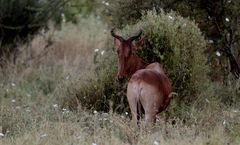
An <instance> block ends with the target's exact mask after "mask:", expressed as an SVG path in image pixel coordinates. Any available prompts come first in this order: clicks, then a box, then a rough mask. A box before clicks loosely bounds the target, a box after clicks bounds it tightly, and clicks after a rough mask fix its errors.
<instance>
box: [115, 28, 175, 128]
mask: <svg viewBox="0 0 240 145" xmlns="http://www.w3.org/2000/svg"><path fill="white" fill-rule="evenodd" d="M111 34H112V36H113V37H114V44H115V47H116V49H117V56H118V73H117V78H118V80H123V79H124V78H128V79H129V82H128V87H127V99H128V103H129V106H130V109H131V114H132V120H133V122H134V123H135V124H136V125H138V124H139V120H140V116H141V114H142V113H141V112H142V111H143V113H144V114H145V124H149V123H155V122H156V114H157V113H160V112H162V111H163V110H164V109H165V108H166V107H167V106H168V105H169V103H170V100H171V98H172V95H173V94H174V93H173V92H172V87H171V83H170V81H169V79H168V77H167V76H166V74H165V72H164V70H163V68H162V65H161V64H159V63H157V62H155V63H151V64H147V63H145V62H144V61H143V60H142V59H141V58H140V57H138V56H137V55H136V53H135V51H136V50H137V49H138V48H139V46H140V45H141V44H143V41H144V39H143V37H141V35H142V30H141V31H140V32H139V33H138V34H137V35H136V36H133V37H130V38H128V39H127V40H126V39H124V38H123V37H121V36H119V35H117V34H115V33H114V30H113V29H112V30H111ZM139 38H140V39H139ZM138 39H139V40H138Z"/></svg>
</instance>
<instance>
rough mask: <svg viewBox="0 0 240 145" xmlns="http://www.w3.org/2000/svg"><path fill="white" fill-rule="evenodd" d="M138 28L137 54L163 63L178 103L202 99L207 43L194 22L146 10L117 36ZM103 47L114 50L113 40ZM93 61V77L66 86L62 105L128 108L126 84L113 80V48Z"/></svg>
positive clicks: (204, 86) (114, 70)
mask: <svg viewBox="0 0 240 145" xmlns="http://www.w3.org/2000/svg"><path fill="white" fill-rule="evenodd" d="M140 28H141V29H143V31H144V37H145V38H144V39H145V44H144V45H143V46H142V49H140V51H139V52H138V53H139V55H140V56H141V57H143V58H144V59H145V60H146V61H148V62H155V61H157V62H160V63H163V64H164V68H165V70H166V72H167V74H168V76H169V77H170V80H171V81H172V84H173V86H174V91H175V92H177V93H178V94H179V96H178V97H176V98H178V99H177V100H178V101H177V102H180V101H179V100H181V102H183V103H186V104H188V105H189V103H191V101H194V100H197V97H200V96H202V94H201V93H202V92H203V91H202V90H205V91H204V93H205V94H207V93H206V92H207V86H208V80H207V72H208V71H207V69H208V67H207V66H206V65H205V63H206V60H205V57H204V55H203V51H204V50H205V47H206V42H205V40H204V37H203V36H202V34H201V32H200V30H199V29H198V27H197V26H196V24H195V23H194V22H192V21H190V20H188V19H184V18H182V17H180V16H178V15H177V14H175V13H174V12H171V13H165V12H161V14H160V15H157V14H156V13H155V12H154V11H149V12H147V14H146V15H144V16H143V17H142V19H141V20H140V21H139V22H138V23H137V24H135V25H128V26H126V27H125V28H124V29H123V30H121V31H120V32H117V33H119V34H121V35H123V36H126V37H129V36H131V35H133V34H134V33H136V32H137V31H138V30H139V29H140ZM109 37H110V34H109ZM106 47H108V48H112V47H113V40H112V39H109V44H107V46H106ZM96 60H99V62H97V61H96V62H97V64H96V69H95V72H94V75H90V76H89V77H88V79H86V80H85V83H82V81H80V80H78V81H75V82H74V83H72V85H70V86H69V87H68V89H67V92H68V93H67V94H66V95H65V96H68V97H67V98H66V99H64V102H65V104H67V105H70V106H71V107H74V106H75V107H76V105H77V103H76V98H77V100H78V101H79V102H80V103H81V105H82V106H83V107H86V108H94V109H96V110H104V111H106V110H108V109H110V106H109V102H112V103H113V106H112V107H113V109H115V110H118V109H116V107H117V106H119V105H123V106H121V107H120V108H121V109H124V108H127V107H128V104H127V103H126V83H123V84H120V83H119V82H116V80H115V77H116V68H117V66H116V53H115V49H108V52H107V53H106V54H105V55H103V56H101V59H96ZM207 95H209V94H207ZM69 96H70V98H69ZM203 99H204V98H203ZM122 100H125V101H122ZM121 109H120V110H118V111H122V110H121Z"/></svg>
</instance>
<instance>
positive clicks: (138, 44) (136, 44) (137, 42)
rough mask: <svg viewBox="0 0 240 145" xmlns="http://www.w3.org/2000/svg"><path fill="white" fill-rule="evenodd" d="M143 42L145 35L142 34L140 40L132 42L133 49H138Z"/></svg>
mask: <svg viewBox="0 0 240 145" xmlns="http://www.w3.org/2000/svg"><path fill="white" fill-rule="evenodd" d="M143 43H144V37H143V36H141V38H140V39H139V40H135V41H134V42H132V48H133V50H137V49H138V48H139V47H140V46H141V45H142V44H143Z"/></svg>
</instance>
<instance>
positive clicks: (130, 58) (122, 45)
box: [111, 29, 145, 81]
mask: <svg viewBox="0 0 240 145" xmlns="http://www.w3.org/2000/svg"><path fill="white" fill-rule="evenodd" d="M111 35H112V36H113V37H114V45H115V48H116V50H117V62H118V73H117V79H118V80H119V81H121V80H123V79H124V78H129V77H131V76H132V74H133V73H135V71H137V70H138V69H141V68H143V67H145V63H144V62H143V61H142V59H141V58H139V57H138V56H136V55H135V50H136V49H138V48H139V46H140V45H142V44H143V41H144V39H143V37H141V35H142V30H140V31H139V33H138V34H137V35H135V36H132V37H130V38H128V39H124V38H123V37H121V36H119V35H117V34H115V32H114V29H112V30H111Z"/></svg>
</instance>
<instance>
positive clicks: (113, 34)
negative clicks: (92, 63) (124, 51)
mask: <svg viewBox="0 0 240 145" xmlns="http://www.w3.org/2000/svg"><path fill="white" fill-rule="evenodd" d="M111 34H112V36H113V37H114V38H117V39H118V40H120V41H122V40H124V39H123V38H122V37H121V36H118V35H116V34H115V33H114V29H112V30H111Z"/></svg>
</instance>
